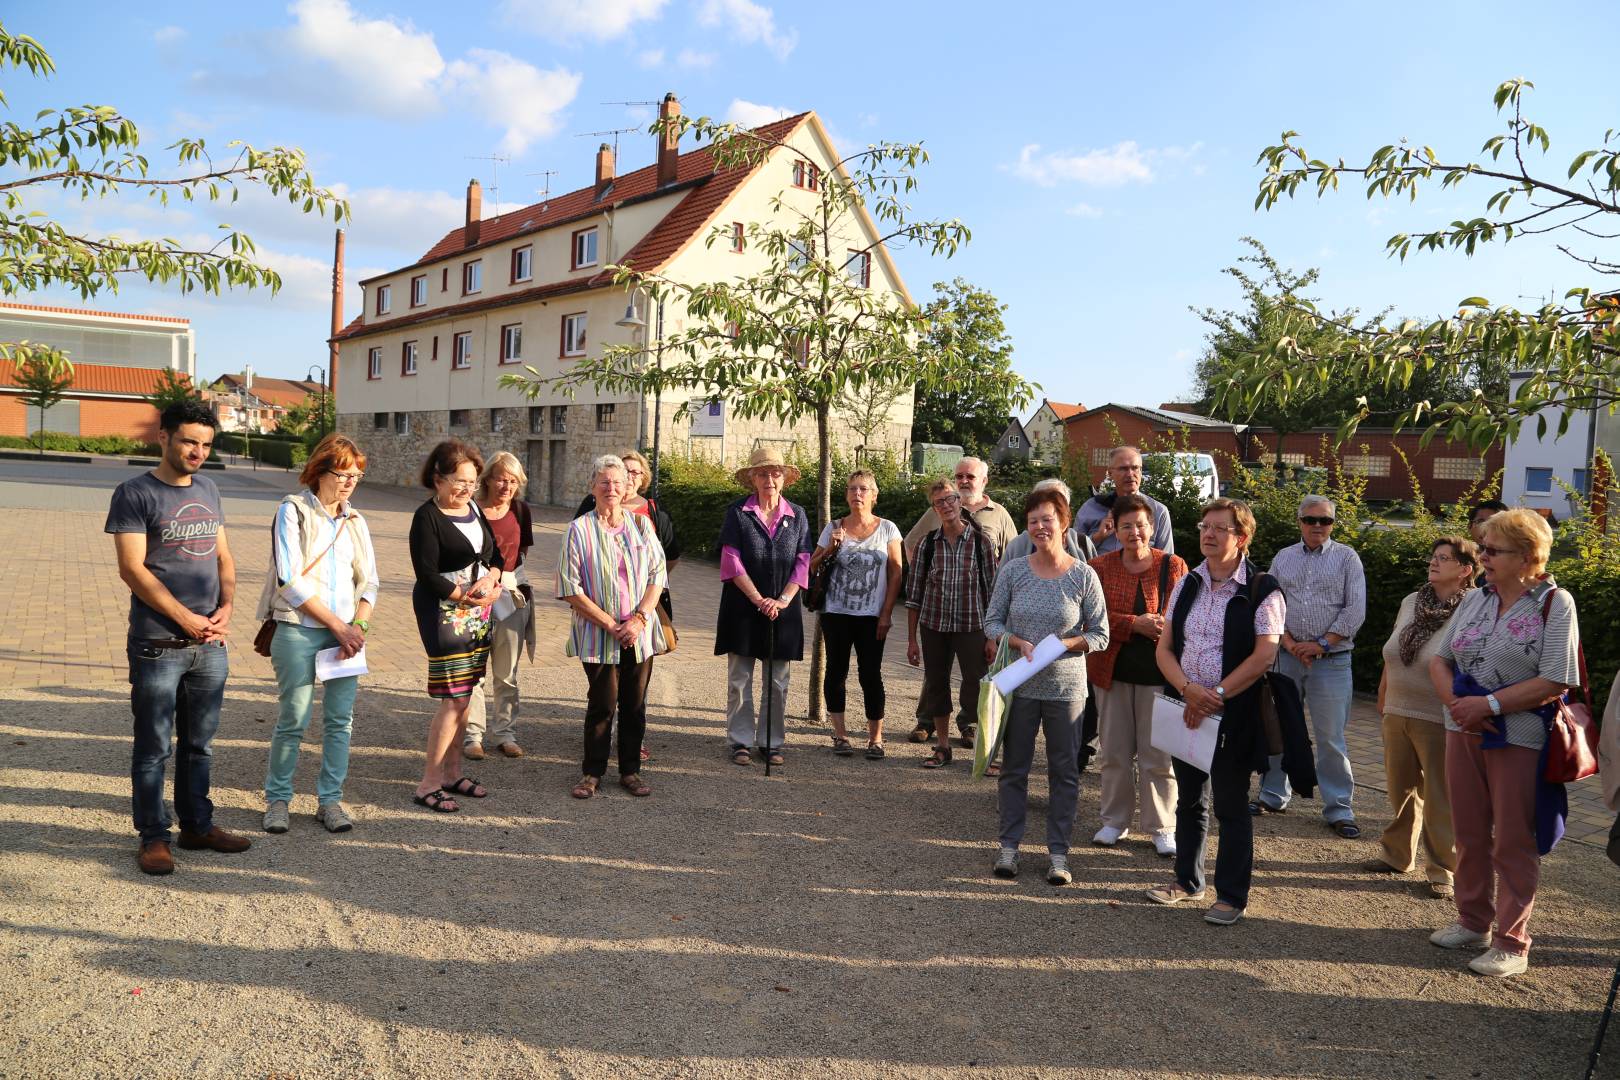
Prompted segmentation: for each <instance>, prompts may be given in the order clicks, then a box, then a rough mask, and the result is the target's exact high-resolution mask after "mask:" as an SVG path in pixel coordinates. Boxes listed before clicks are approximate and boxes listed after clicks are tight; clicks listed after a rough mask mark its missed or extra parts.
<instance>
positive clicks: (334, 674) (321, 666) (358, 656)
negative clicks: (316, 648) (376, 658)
mask: <svg viewBox="0 0 1620 1080" xmlns="http://www.w3.org/2000/svg"><path fill="white" fill-rule="evenodd" d="M340 651H341V650H339V649H337V648H335V647H334V648H331V649H322V650H321V651H320V652H318V653H316V654H315V677H316V678H317V679H319V680H321V682H330V681H331V680H333V679H347V678H351V677H353V676H355V675H364V674H366V672H368V671H370V670H371V669H370V668H368V667H366V650H365V647H364V646H361V648H360V651H359V652H357V653H355V654H354V655H353V656H351V657H349V658H348V659H347V660H339V659H338V653H339V652H340Z"/></svg>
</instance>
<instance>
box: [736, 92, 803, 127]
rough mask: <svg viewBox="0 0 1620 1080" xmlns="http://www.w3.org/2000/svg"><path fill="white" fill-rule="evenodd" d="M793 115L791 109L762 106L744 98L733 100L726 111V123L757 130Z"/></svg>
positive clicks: (778, 106)
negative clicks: (763, 125)
mask: <svg viewBox="0 0 1620 1080" xmlns="http://www.w3.org/2000/svg"><path fill="white" fill-rule="evenodd" d="M792 115H793V111H792V110H791V109H784V108H782V107H781V106H780V105H760V104H757V103H756V102H752V101H744V100H743V99H742V98H732V99H731V105H730V107H728V108H727V109H726V123H728V124H740V125H741V126H743V127H745V128H756V127H759V126H760V125H761V124H769V123H773V122H774V121H777V120H780V119H782V117H784V116H792Z"/></svg>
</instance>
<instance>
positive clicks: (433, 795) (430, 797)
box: [411, 788, 461, 814]
mask: <svg viewBox="0 0 1620 1080" xmlns="http://www.w3.org/2000/svg"><path fill="white" fill-rule="evenodd" d="M411 801H412V802H414V803H415V804H416V805H417V806H425V807H427V808H428V809H429V810H432V811H434V812H435V813H439V814H453V813H455V812H456V811H457V810H460V809H461V807H460V805H459V804H457V802H456V800H454V799H452V798H451V797H450V795H449V793H448V792H446V791H445V790H444V788H435V789H434V790H432V791H430V792H428V793H427V794H426V795H412V796H411ZM446 803H449V804H450V805H448V806H446V805H445V804H446Z"/></svg>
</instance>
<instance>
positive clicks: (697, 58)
mask: <svg viewBox="0 0 1620 1080" xmlns="http://www.w3.org/2000/svg"><path fill="white" fill-rule="evenodd" d="M714 61H715V55H714V53H707V52H698V51H697V50H696V49H682V50H681V51H680V52H679V53H677V54H676V56H675V63H676V64H677V65H678V66H680V67H683V68H685V69H686V70H688V71H702V70H705V69H707V68H709V67H712V66H713V64H714Z"/></svg>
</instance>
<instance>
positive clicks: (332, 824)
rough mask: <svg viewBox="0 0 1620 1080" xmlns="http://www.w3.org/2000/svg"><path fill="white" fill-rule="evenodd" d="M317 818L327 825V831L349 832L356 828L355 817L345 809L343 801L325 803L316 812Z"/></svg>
mask: <svg viewBox="0 0 1620 1080" xmlns="http://www.w3.org/2000/svg"><path fill="white" fill-rule="evenodd" d="M315 820H316V821H318V822H320V823H321V824H322V825H325V826H326V831H327V832H332V833H338V832H348V831H349V830H350V829H352V828H354V819H353V818H351V817H349V812H348V811H347V810H345V809H343V804H342V803H335V802H330V803H324V804H322V806H321V808H320V809H319V810H317V811H316V812H315Z"/></svg>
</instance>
